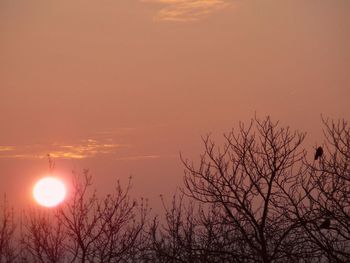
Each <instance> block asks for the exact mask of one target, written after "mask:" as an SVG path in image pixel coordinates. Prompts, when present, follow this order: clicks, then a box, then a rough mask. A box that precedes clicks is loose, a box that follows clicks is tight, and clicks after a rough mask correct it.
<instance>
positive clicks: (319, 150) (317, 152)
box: [315, 146, 323, 160]
mask: <svg viewBox="0 0 350 263" xmlns="http://www.w3.org/2000/svg"><path fill="white" fill-rule="evenodd" d="M322 155H323V149H322V147H321V146H320V147H318V148H317V149H316V153H315V160H317V159H318V158H319V157H320V158H321V157H322Z"/></svg>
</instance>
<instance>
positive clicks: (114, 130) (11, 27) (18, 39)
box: [0, 0, 350, 204]
mask: <svg viewBox="0 0 350 263" xmlns="http://www.w3.org/2000/svg"><path fill="white" fill-rule="evenodd" d="M349 13H350V1H347V0H329V1H326V0H321V1H307V0H303V1H301V0H300V1H299V0H284V1H280V0H274V1H269V0H264V1H261V0H256V1H250V0H241V1H228V0H227V1H225V0H99V1H97V0H84V1H83V0H51V1H47V0H1V2H0V61H1V63H0V121H1V129H0V191H1V192H5V191H6V192H7V193H8V196H9V198H10V201H11V202H12V203H21V204H23V203H26V202H28V200H27V198H28V196H27V195H26V194H23V193H27V192H28V191H30V190H31V189H30V187H31V186H32V183H33V182H34V180H35V179H36V178H38V177H40V176H41V175H43V174H45V173H46V172H47V167H48V164H47V160H46V159H45V158H43V157H44V156H45V155H46V154H47V153H49V152H50V153H52V154H53V155H54V156H55V157H56V163H57V171H58V172H59V173H61V174H64V175H65V176H66V177H67V178H68V177H69V176H70V171H71V170H72V169H77V170H79V169H82V168H90V170H91V171H92V173H93V174H94V175H95V182H96V186H97V187H98V188H99V189H101V190H102V191H104V190H105V189H108V187H110V185H111V182H113V181H115V180H116V178H120V179H122V182H125V183H126V178H127V177H128V176H129V175H131V174H132V175H133V176H134V192H135V193H137V194H138V195H143V196H145V197H150V198H151V199H152V198H153V199H154V198H157V196H158V195H159V194H160V193H163V194H164V193H168V194H170V193H171V192H173V191H174V190H175V186H176V185H179V184H180V183H181V180H182V175H183V168H182V166H181V163H180V161H179V157H178V156H179V152H180V151H181V152H183V154H184V155H185V156H189V157H191V158H195V157H196V156H198V155H199V153H200V152H201V142H200V136H201V135H204V134H206V133H207V132H212V133H213V134H214V135H215V136H219V135H220V134H222V133H223V132H225V131H229V130H230V129H231V127H233V126H234V125H236V124H237V122H238V121H240V120H242V121H247V120H249V118H250V117H252V116H254V113H255V112H256V113H257V114H258V116H262V117H263V116H265V115H266V114H270V115H271V116H272V117H273V118H274V119H275V120H277V119H279V120H281V121H282V123H283V124H287V125H290V126H291V127H292V128H295V129H300V130H303V131H307V132H308V133H309V139H308V140H309V142H310V145H313V144H315V143H316V142H317V141H318V140H319V138H320V137H321V135H322V131H321V129H320V128H321V121H320V114H321V113H322V114H325V115H326V116H330V117H333V118H346V119H350V107H349V98H350V48H349V47H350V15H349Z"/></svg>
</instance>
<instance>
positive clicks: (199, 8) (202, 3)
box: [141, 0, 232, 22]
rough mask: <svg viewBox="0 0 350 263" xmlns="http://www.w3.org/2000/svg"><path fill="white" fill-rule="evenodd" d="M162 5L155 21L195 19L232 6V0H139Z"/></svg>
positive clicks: (186, 20)
mask: <svg viewBox="0 0 350 263" xmlns="http://www.w3.org/2000/svg"><path fill="white" fill-rule="evenodd" d="M141 1H142V2H146V3H158V4H162V5H164V7H163V8H161V9H160V10H159V11H158V13H157V14H156V15H155V17H154V19H155V20H157V21H178V22H188V21H197V20H200V19H202V18H203V17H206V16H208V15H210V14H212V13H214V12H217V11H220V10H223V9H225V8H228V7H230V6H232V0H141Z"/></svg>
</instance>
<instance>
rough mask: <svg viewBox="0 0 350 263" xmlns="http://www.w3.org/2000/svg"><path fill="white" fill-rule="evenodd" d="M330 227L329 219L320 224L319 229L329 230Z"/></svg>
mask: <svg viewBox="0 0 350 263" xmlns="http://www.w3.org/2000/svg"><path fill="white" fill-rule="evenodd" d="M330 225H331V220H330V219H329V218H326V219H325V220H324V221H323V222H322V224H321V225H320V226H319V229H329V227H330Z"/></svg>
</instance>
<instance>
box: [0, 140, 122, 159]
mask: <svg viewBox="0 0 350 263" xmlns="http://www.w3.org/2000/svg"><path fill="white" fill-rule="evenodd" d="M121 147H123V146H122V145H120V144H113V143H110V142H109V143H106V142H102V141H98V140H95V139H87V140H82V141H80V142H79V143H75V144H58V143H55V144H53V145H49V146H47V145H25V146H0V158H46V156H47V154H50V155H51V156H52V157H53V158H59V159H83V158H89V157H94V156H96V155H100V154H113V153H116V152H117V150H118V149H119V148H121ZM124 147H125V146H124Z"/></svg>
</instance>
